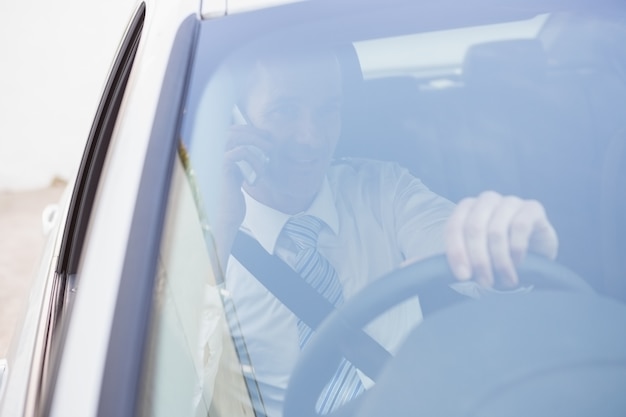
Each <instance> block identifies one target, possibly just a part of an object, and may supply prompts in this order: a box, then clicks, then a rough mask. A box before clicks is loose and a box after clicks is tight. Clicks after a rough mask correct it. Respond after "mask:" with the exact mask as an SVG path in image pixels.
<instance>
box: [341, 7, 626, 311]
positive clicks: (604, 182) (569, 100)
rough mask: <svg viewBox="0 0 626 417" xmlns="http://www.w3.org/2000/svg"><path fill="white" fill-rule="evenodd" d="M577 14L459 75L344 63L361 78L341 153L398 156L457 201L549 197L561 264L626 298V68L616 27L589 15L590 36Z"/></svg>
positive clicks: (501, 46) (478, 47) (354, 87)
mask: <svg viewBox="0 0 626 417" xmlns="http://www.w3.org/2000/svg"><path fill="white" fill-rule="evenodd" d="M578 19H579V17H577V16H571V15H565V16H560V15H557V16H550V18H548V19H547V21H546V23H545V24H544V26H543V27H542V29H541V31H540V32H539V34H538V36H537V37H536V38H528V39H507V40H496V41H490V42H484V43H479V44H475V45H471V46H470V47H469V48H468V49H467V51H466V53H465V55H464V57H463V61H462V63H461V68H460V73H455V74H451V75H444V76H443V77H441V76H440V77H427V78H419V77H414V76H411V75H404V76H392V77H380V78H371V79H367V78H363V75H362V74H359V73H358V72H356V71H354V69H355V68H357V67H356V66H355V65H354V64H353V63H347V64H344V68H348V70H347V71H346V72H347V73H348V74H346V76H348V77H352V78H353V79H354V78H356V79H358V80H359V82H356V83H355V82H354V81H352V82H350V83H349V84H348V85H349V86H350V90H348V91H349V93H347V94H346V95H347V97H348V98H347V99H346V103H345V108H346V110H345V113H346V117H345V120H344V125H343V126H344V127H343V136H342V140H341V142H340V145H339V147H338V150H337V154H338V156H358V157H368V158H374V159H384V160H390V161H397V162H398V163H400V164H401V165H403V166H405V167H407V168H409V169H410V170H411V172H412V173H414V174H415V176H416V177H418V178H420V179H422V181H424V183H425V184H426V185H427V186H429V188H431V189H432V190H434V191H435V192H437V193H439V194H441V195H443V196H445V197H447V198H448V199H450V200H451V201H453V202H458V201H459V200H460V199H461V198H463V197H468V196H474V195H477V194H479V193H480V192H482V191H484V190H495V191H497V192H499V193H502V194H505V195H517V196H521V197H524V198H532V199H536V200H538V201H540V202H541V203H542V204H543V205H544V206H545V208H546V211H547V213H548V216H549V218H550V219H551V221H552V222H553V223H554V225H555V228H556V229H557V231H558V233H559V236H560V237H561V238H560V254H559V258H558V260H559V261H560V262H562V263H563V264H565V265H567V266H569V267H570V268H572V269H574V270H575V271H577V272H578V273H579V274H580V275H582V276H583V277H585V278H586V279H588V280H589V282H590V283H591V284H592V285H593V286H594V287H595V288H596V289H597V290H598V291H600V292H603V293H605V294H608V295H611V296H614V297H617V298H619V299H621V300H626V292H625V288H624V280H623V279H622V277H623V275H624V271H626V265H625V264H624V257H623V256H621V255H620V252H623V249H624V247H625V246H624V245H625V242H624V235H625V233H624V232H625V231H626V230H625V229H624V226H623V225H624V217H625V215H624V214H623V213H624V211H623V210H620V208H621V207H624V195H625V193H624V182H623V178H624V172H625V170H626V159H625V158H626V155H624V151H623V144H624V142H625V140H626V137H624V129H625V125H624V123H625V122H624V110H623V109H624V108H626V77H625V74H626V67H625V66H624V65H625V64H626V63H625V62H624V61H623V54H621V55H620V53H619V52H620V50H621V49H622V48H623V47H621V46H619V43H616V42H615V41H614V39H613V41H612V42H611V43H609V42H607V41H604V39H605V38H606V39H611V38H610V37H609V36H608V34H607V33H606V32H605V31H606V30H607V29H614V28H606V27H605V26H603V25H602V24H601V23H600V22H596V23H595V25H594V24H590V23H589V22H586V24H587V25H588V27H585V28H584V29H585V30H586V33H587V34H589V35H591V36H593V38H592V39H591V40H589V39H586V42H585V43H582V42H579V36H580V35H579V34H576V33H574V34H572V33H571V32H573V31H575V30H577V29H578V30H581V28H580V26H581V25H582V24H583V23H582V22H580V21H578ZM613 32H614V31H612V32H611V34H613ZM575 35H579V36H575ZM617 35H618V36H621V37H622V39H624V36H626V34H625V33H618V34H617ZM342 57H344V60H346V61H347V60H348V59H349V54H343V55H342ZM345 57H348V59H345ZM359 68H360V67H359ZM350 71H352V73H349V72H350ZM620 178H621V179H620ZM620 213H621V214H620ZM620 248H621V250H620Z"/></svg>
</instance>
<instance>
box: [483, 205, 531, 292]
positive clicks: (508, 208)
mask: <svg viewBox="0 0 626 417" xmlns="http://www.w3.org/2000/svg"><path fill="white" fill-rule="evenodd" d="M522 204H523V203H522V200H521V199H519V198H517V197H503V198H502V200H501V201H500V203H499V204H498V206H497V207H496V208H495V210H494V212H493V214H492V217H491V220H490V221H489V225H488V228H487V242H488V243H487V245H488V247H489V256H490V259H491V266H492V268H493V275H494V277H495V279H496V280H497V281H498V283H499V284H501V285H502V286H503V287H506V288H511V287H515V286H516V285H517V283H518V276H517V271H516V268H515V264H514V261H513V258H512V257H511V247H510V243H509V229H510V225H511V222H512V219H513V218H514V217H515V215H516V214H517V213H518V211H519V209H520V207H521V206H522Z"/></svg>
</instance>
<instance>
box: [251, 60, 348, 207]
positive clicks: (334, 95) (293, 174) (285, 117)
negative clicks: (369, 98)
mask: <svg viewBox="0 0 626 417" xmlns="http://www.w3.org/2000/svg"><path fill="white" fill-rule="evenodd" d="M243 105H244V107H245V112H246V114H247V117H248V119H249V121H250V123H251V124H253V125H254V126H255V127H256V128H258V129H260V130H262V131H265V132H266V133H267V136H268V138H269V140H270V141H271V142H272V149H271V151H270V152H269V157H270V163H269V165H268V172H267V175H266V180H265V181H262V182H259V185H258V186H259V187H273V188H274V190H273V192H279V193H282V194H283V195H285V196H291V197H293V198H297V199H304V200H306V199H308V200H309V203H310V202H311V201H312V200H313V198H314V197H315V195H316V194H317V192H318V190H319V188H320V186H321V184H322V181H323V179H324V176H325V174H326V170H327V169H328V167H329V165H330V161H331V159H332V156H333V152H334V150H335V146H336V145H337V140H338V139H339V134H340V130H341V74H340V68H339V64H338V62H337V59H336V58H335V56H333V55H332V54H331V53H324V52H317V53H314V54H312V55H310V56H306V57H302V56H300V57H295V58H293V57H289V56H285V57H267V58H263V59H260V60H258V61H257V64H256V68H255V69H254V71H253V73H252V76H251V80H250V86H249V88H248V91H247V95H246V99H245V100H244V103H243Z"/></svg>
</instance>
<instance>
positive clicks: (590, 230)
mask: <svg viewBox="0 0 626 417" xmlns="http://www.w3.org/2000/svg"><path fill="white" fill-rule="evenodd" d="M389 31H390V33H389V37H385V38H377V39H368V40H366V41H360V40H359V39H351V42H349V43H348V44H346V43H347V42H345V37H346V36H347V35H341V36H342V37H343V38H344V39H342V41H341V42H337V44H331V45H329V44H328V43H325V44H324V45H312V44H310V43H307V42H304V41H300V42H293V39H290V36H288V35H290V33H286V34H284V35H285V36H284V39H290V40H292V42H284V43H280V44H277V43H276V41H275V39H274V40H273V41H272V42H261V41H259V42H258V43H255V44H254V45H253V47H249V48H244V49H243V50H241V51H238V52H237V53H234V54H233V55H232V56H231V57H230V58H229V60H228V62H226V63H224V65H223V66H222V67H221V68H220V69H219V70H218V71H217V72H216V73H215V74H213V76H211V77H210V78H208V79H207V78H206V75H204V74H201V75H198V74H196V78H194V80H195V81H194V82H193V83H192V85H191V92H190V99H189V102H190V106H189V110H188V112H187V116H186V118H185V120H184V125H183V134H182V137H183V142H184V146H185V147H186V149H187V150H188V152H189V159H188V161H186V162H188V166H187V167H186V168H187V171H188V172H187V174H189V173H190V171H193V178H192V179H193V181H192V183H193V184H191V188H192V189H193V190H195V202H194V204H195V208H194V210H192V211H193V216H195V218H196V219H199V220H200V222H199V223H200V224H201V225H203V226H205V230H203V232H205V233H204V234H203V239H204V240H205V242H204V243H208V245H205V246H204V250H205V251H207V252H209V254H208V256H207V258H209V259H208V260H207V262H206V265H205V267H206V268H207V270H210V271H211V273H214V274H215V282H210V285H209V287H208V288H209V290H210V291H209V292H210V294H211V297H209V298H206V297H205V299H204V300H202V301H200V300H199V299H198V300H197V304H196V306H195V307H196V310H197V311H196V314H198V315H199V317H204V318H205V319H206V311H207V308H209V310H211V311H212V312H213V313H215V314H214V315H212V316H211V317H212V318H214V319H215V320H216V321H211V320H209V321H206V320H204V321H203V320H199V321H198V323H196V327H194V328H193V330H192V332H198V333H199V334H200V338H199V339H198V340H195V342H198V343H199V344H197V345H195V344H194V346H195V348H196V350H197V352H200V355H199V357H201V358H203V359H201V360H200V359H198V361H199V362H202V363H204V364H205V365H207V364H209V363H210V365H211V366H210V368H211V369H210V370H209V369H205V370H203V371H202V372H201V374H202V375H203V377H202V378H200V380H202V381H203V382H202V384H200V389H198V385H196V393H199V392H200V391H204V392H203V393H202V395H201V397H202V400H199V397H195V400H197V401H199V402H202V401H204V404H205V405H206V408H207V409H208V410H209V414H210V415H222V412H223V411H221V410H229V411H228V412H227V414H224V415H231V414H230V413H231V412H233V413H235V414H232V415H237V412H236V411H233V410H240V409H241V410H244V411H241V413H240V414H244V415H248V414H249V413H252V408H254V410H255V412H256V413H257V415H268V416H271V417H278V416H281V415H282V412H283V408H282V406H283V402H284V400H285V395H286V394H285V393H286V390H287V389H288V385H289V381H290V376H291V375H292V373H293V372H294V369H295V367H296V365H297V362H298V360H299V358H300V357H301V354H302V351H303V350H305V349H306V346H307V344H308V343H309V342H310V340H311V338H312V337H314V334H315V332H316V329H317V326H318V325H319V323H320V322H321V321H322V320H323V319H324V318H325V317H326V315H327V314H328V313H329V311H332V310H333V309H335V308H340V307H341V306H343V305H345V303H347V302H348V301H349V300H350V299H352V298H353V297H354V296H355V295H356V294H357V293H359V292H360V291H361V290H363V289H364V288H366V287H367V286H368V285H370V284H372V283H373V282H377V281H378V279H379V278H381V277H383V276H385V275H386V274H389V273H390V272H393V271H397V270H399V269H401V268H404V267H406V266H407V265H410V264H412V263H414V262H420V261H423V260H424V259H427V258H430V257H432V256H435V255H437V254H442V253H444V252H447V253H448V257H447V258H446V259H447V261H448V262H449V266H450V268H451V269H450V270H451V272H450V275H453V276H451V277H450V279H451V281H453V280H454V279H456V280H461V281H463V282H464V285H461V286H459V285H456V286H455V285H453V286H452V287H455V288H456V292H453V294H454V296H452V297H461V298H462V299H465V297H466V296H468V295H470V296H477V297H480V296H483V295H484V294H485V293H492V292H505V293H507V294H508V293H510V292H515V293H517V292H521V293H532V286H531V285H528V284H526V285H525V283H524V282H522V283H521V284H522V285H521V290H519V288H518V286H517V284H518V277H517V275H516V272H515V268H514V265H516V264H519V262H521V261H520V259H522V258H523V257H524V255H525V254H526V251H529V252H533V253H535V254H538V255H540V256H543V257H546V258H549V259H553V258H555V257H556V259H557V260H558V261H559V262H561V263H562V264H564V265H566V266H567V267H569V268H571V269H573V270H574V271H575V272H577V273H578V274H580V275H581V276H583V277H584V278H585V279H586V280H587V282H589V283H590V284H591V285H592V286H593V287H594V288H596V289H597V290H598V291H599V292H601V293H603V294H606V295H609V296H611V297H614V298H621V299H623V300H624V299H626V290H625V289H626V286H625V284H624V280H623V277H624V275H626V264H625V260H624V257H623V256H622V254H623V253H624V250H626V243H625V241H624V236H625V235H626V234H625V233H624V232H626V220H625V217H626V216H625V215H624V213H626V211H625V210H624V209H625V208H626V207H625V198H624V193H623V190H624V189H626V188H625V183H624V175H625V174H624V171H625V169H624V167H625V166H626V147H625V146H623V145H624V143H625V136H624V132H626V130H625V129H626V127H625V126H624V122H623V109H624V108H626V75H625V74H626V72H625V70H624V68H625V66H624V65H625V64H626V62H624V57H623V55H619V54H618V52H619V45H622V44H623V43H622V41H626V33H625V32H624V31H623V29H621V27H620V28H618V27H617V26H616V25H613V24H605V23H604V22H603V21H600V20H598V21H591V20H590V21H583V20H581V17H579V16H575V15H571V14H566V13H564V14H553V15H539V16H537V17H535V18H533V19H530V20H524V21H520V22H509V23H497V24H493V25H487V26H484V27H470V28H463V29H453V30H449V31H438V32H436V33H416V34H412V35H406V31H403V32H402V36H395V34H394V33H391V32H392V30H391V28H390V30H389ZM609 34H610V35H609ZM339 35H340V34H338V36H339ZM294 37H295V35H294ZM580 38H585V39H587V40H586V41H585V42H576V44H577V45H578V47H579V49H578V50H576V51H575V53H574V52H573V51H572V49H571V45H572V44H573V43H574V41H575V40H579V39H580ZM200 39H201V42H200V50H202V39H204V38H203V36H201V37H200ZM308 39H309V40H310V39H315V37H314V36H313V37H309V38H308ZM616 39H619V40H620V41H617V40H616ZM451 45H454V47H452V46H451ZM616 48H617V49H616ZM199 60H202V55H201V54H199ZM198 65H199V67H200V68H203V67H202V63H198ZM185 178H186V181H187V182H189V181H190V179H189V178H190V177H189V176H186V177H185ZM486 191H488V192H486ZM181 245H182V243H181ZM175 279H182V278H175ZM206 284H207V283H206V282H203V286H202V287H200V286H197V287H196V291H198V293H204V292H203V291H205V290H206V288H205V285H206ZM218 289H219V291H218ZM445 291H450V292H452V290H449V288H448V287H446V288H445ZM459 293H460V294H459ZM218 294H219V295H220V296H221V298H220V299H218V298H217V296H218ZM433 294H435V293H433ZM446 294H448V293H446ZM437 297H438V295H431V296H430V298H428V297H426V296H422V295H421V294H420V297H419V299H418V298H412V299H410V300H408V301H406V302H404V303H402V304H400V305H398V306H396V307H394V308H393V309H391V310H390V311H389V312H387V313H385V314H384V315H382V316H381V317H379V318H378V319H376V320H375V321H374V322H372V323H370V324H369V325H368V326H367V327H366V329H365V331H364V332H361V330H358V331H357V334H358V337H359V338H360V339H359V340H361V341H363V346H368V347H367V348H364V349H372V350H375V351H379V350H383V349H384V350H386V351H388V352H390V353H391V354H395V353H396V352H398V351H399V350H400V349H401V346H402V345H403V343H404V341H405V340H406V337H407V335H409V334H412V332H413V330H414V329H415V328H416V327H417V328H418V329H419V325H420V323H421V322H422V320H423V314H424V313H427V312H428V311H429V307H430V306H433V305H434V306H435V307H437V306H438V305H439V304H441V305H443V304H444V301H443V299H439V298H437ZM446 297H447V296H446ZM216 303H217V304H216ZM220 303H221V304H220ZM320 306H321V307H320ZM433 309H434V308H433ZM218 316H219V317H218ZM218 318H219V320H218ZM425 320H429V318H428V317H426V318H425ZM218 321H219V324H217V323H218ZM196 336H198V335H196ZM195 342H194V343H195ZM433 343H434V342H433ZM204 345H206V346H209V347H211V346H212V347H213V350H212V355H209V356H206V354H205V353H206V352H205V351H204V350H203V349H202V348H201V347H202V346H204ZM218 345H219V349H217V348H215V347H216V346H218ZM206 346H205V347H206ZM372 346H373V347H372ZM384 350H383V351H384ZM202 352H204V353H202ZM207 357H209V358H210V360H206V359H207ZM218 360H219V362H218ZM354 361H355V362H356V361H357V360H354ZM365 362H367V361H365ZM335 365H336V366H335V367H336V369H333V376H332V377H329V378H328V380H327V381H324V386H323V387H320V390H321V391H322V394H321V395H320V396H319V399H318V400H317V403H316V405H315V407H316V410H317V412H319V413H322V414H324V413H327V412H330V411H333V410H336V409H338V408H339V407H340V406H341V405H343V404H345V403H347V402H350V401H351V400H353V399H354V398H357V397H359V396H361V395H363V393H364V392H366V390H368V389H369V388H371V387H372V386H373V385H374V384H375V383H376V382H375V381H376V377H377V373H376V370H374V371H372V370H371V368H369V365H368V364H367V363H365V364H363V362H361V363H360V364H359V366H357V367H355V366H354V364H351V363H350V362H349V361H344V360H342V361H341V362H339V363H337V364H335ZM356 368H358V369H356ZM374 368H375V367H374Z"/></svg>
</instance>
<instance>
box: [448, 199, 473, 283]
mask: <svg viewBox="0 0 626 417" xmlns="http://www.w3.org/2000/svg"><path fill="white" fill-rule="evenodd" d="M475 201H476V199H475V198H466V199H463V200H461V201H460V202H459V204H458V205H457V206H456V207H455V209H454V211H453V212H452V215H451V216H450V218H449V219H448V222H447V223H446V227H445V232H444V239H445V244H446V257H447V259H448V264H449V265H450V268H451V269H452V273H453V274H454V276H455V277H456V278H457V279H458V280H461V281H467V280H469V279H470V278H471V277H472V268H471V265H470V261H469V255H468V253H467V250H466V248H465V239H464V236H463V226H464V224H465V220H466V218H467V216H468V214H469V212H470V210H471V208H472V207H473V205H474V203H475Z"/></svg>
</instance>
